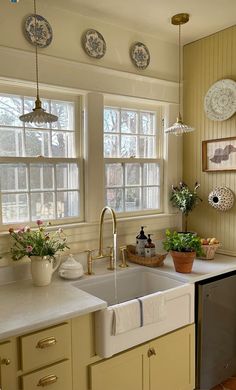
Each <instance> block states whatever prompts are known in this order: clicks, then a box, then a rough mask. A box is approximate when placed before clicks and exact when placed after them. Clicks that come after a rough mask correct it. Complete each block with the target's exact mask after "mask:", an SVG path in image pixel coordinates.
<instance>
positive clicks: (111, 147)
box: [104, 134, 119, 157]
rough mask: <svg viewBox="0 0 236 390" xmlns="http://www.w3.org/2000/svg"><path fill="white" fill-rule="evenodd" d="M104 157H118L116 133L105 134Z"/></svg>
mask: <svg viewBox="0 0 236 390" xmlns="http://www.w3.org/2000/svg"><path fill="white" fill-rule="evenodd" d="M104 157H119V137H118V136H117V135H111V134H105V136H104Z"/></svg>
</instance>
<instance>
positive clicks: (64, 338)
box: [21, 324, 71, 371]
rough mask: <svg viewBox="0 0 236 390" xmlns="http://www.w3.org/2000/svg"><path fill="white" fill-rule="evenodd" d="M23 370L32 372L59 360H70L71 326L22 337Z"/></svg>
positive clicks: (63, 325) (56, 327)
mask: <svg viewBox="0 0 236 390" xmlns="http://www.w3.org/2000/svg"><path fill="white" fill-rule="evenodd" d="M21 354H22V355H21V364H22V370H23V371H26V370H32V369H35V368H39V367H42V366H46V365H47V364H49V363H53V362H55V361H57V360H63V359H70V355H71V340H70V326H69V324H62V325H58V326H55V327H53V328H49V329H46V330H43V331H40V332H35V333H32V334H30V335H26V336H23V337H21Z"/></svg>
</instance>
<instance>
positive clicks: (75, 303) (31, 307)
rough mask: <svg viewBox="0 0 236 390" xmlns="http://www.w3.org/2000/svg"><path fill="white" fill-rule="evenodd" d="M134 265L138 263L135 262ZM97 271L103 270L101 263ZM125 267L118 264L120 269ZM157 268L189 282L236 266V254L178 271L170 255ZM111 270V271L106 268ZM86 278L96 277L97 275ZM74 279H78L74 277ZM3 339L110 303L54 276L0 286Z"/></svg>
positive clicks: (122, 270) (1, 331)
mask: <svg viewBox="0 0 236 390" xmlns="http://www.w3.org/2000/svg"><path fill="white" fill-rule="evenodd" d="M133 266H135V265H133ZM94 269H95V273H96V272H97V274H101V273H102V272H103V273H104V270H105V266H104V264H102V263H101V264H100V266H98V269H96V268H94ZM118 270H119V272H125V269H120V268H117V271H118ZM155 270H156V271H157V272H160V273H161V274H164V275H166V276H169V277H171V278H174V279H178V280H180V281H183V282H187V283H195V282H198V281H201V280H204V279H208V278H211V277H214V276H217V275H221V274H225V273H228V272H231V271H235V270H236V257H230V256H225V255H221V254H217V255H216V257H215V259H214V260H208V261H206V260H195V261H194V263H193V270H192V273H190V274H180V273H177V272H175V270H174V266H173V261H172V258H171V256H170V255H168V256H167V258H166V259H165V262H164V265H163V266H162V267H158V268H155ZM107 272H108V271H107ZM84 278H96V275H95V276H92V277H89V276H84ZM74 282H75V281H74ZM0 297H1V299H0V340H3V339H6V338H8V337H11V336H17V335H21V334H24V333H28V332H31V331H34V330H37V329H40V328H43V327H47V326H50V325H53V324H56V323H59V322H61V321H64V320H67V319H69V318H73V317H77V316H80V315H83V314H87V313H90V312H94V311H97V310H100V309H103V308H105V307H106V306H107V303H106V302H104V301H102V300H101V299H99V298H96V297H94V296H92V295H90V294H87V293H86V292H84V291H82V290H79V289H78V288H76V287H74V286H73V281H64V280H61V279H59V278H57V277H56V278H54V280H53V281H52V283H51V284H50V285H49V286H46V287H35V286H33V284H32V281H31V280H30V279H29V280H24V281H17V282H14V283H9V284H5V285H2V286H1V287H0Z"/></svg>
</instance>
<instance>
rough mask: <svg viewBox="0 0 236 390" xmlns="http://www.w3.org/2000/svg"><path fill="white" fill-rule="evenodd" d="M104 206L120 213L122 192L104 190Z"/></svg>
mask: <svg viewBox="0 0 236 390" xmlns="http://www.w3.org/2000/svg"><path fill="white" fill-rule="evenodd" d="M106 204H107V205H108V206H110V207H112V208H113V209H114V210H115V211H117V212H121V211H124V209H123V190H122V189H113V188H112V189H111V188H107V190H106Z"/></svg>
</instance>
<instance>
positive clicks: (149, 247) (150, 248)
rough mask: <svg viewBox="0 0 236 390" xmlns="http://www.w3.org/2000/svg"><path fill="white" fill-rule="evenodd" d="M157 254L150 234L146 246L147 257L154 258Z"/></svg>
mask: <svg viewBox="0 0 236 390" xmlns="http://www.w3.org/2000/svg"><path fill="white" fill-rule="evenodd" d="M155 254H156V250H155V244H153V242H152V240H151V234H148V239H147V243H146V244H145V257H152V256H155Z"/></svg>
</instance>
